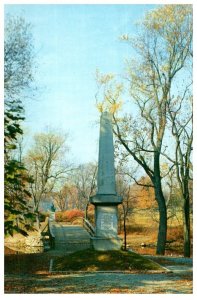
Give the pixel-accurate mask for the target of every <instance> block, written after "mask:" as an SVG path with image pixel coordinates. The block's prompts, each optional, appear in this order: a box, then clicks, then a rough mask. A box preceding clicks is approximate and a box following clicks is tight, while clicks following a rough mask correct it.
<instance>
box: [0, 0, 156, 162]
mask: <svg viewBox="0 0 197 300" xmlns="http://www.w3.org/2000/svg"><path fill="white" fill-rule="evenodd" d="M154 7H155V5H113V4H111V5H66V4H65V5H60V4H59V5H55V4H54V5H47V4H44V5H37V4H35V5H28V4H26V5H19V4H17V5H5V14H6V13H10V14H12V15H22V16H24V17H25V18H26V20H27V21H28V22H30V23H31V24H32V25H33V29H32V33H33V37H34V41H35V52H36V60H37V62H38V68H37V72H36V76H35V79H36V85H37V86H38V92H37V93H36V98H35V99H34V100H28V101H27V102H26V121H25V127H26V129H27V132H28V137H29V139H30V140H31V137H32V136H33V134H34V133H36V132H42V131H43V130H44V129H45V127H46V126H50V127H52V128H55V129H58V128H59V129H60V131H62V132H68V133H69V145H70V151H71V154H72V158H73V159H74V160H75V162H76V163H84V162H89V161H92V160H97V155H98V135H99V131H98V124H97V123H98V118H99V113H98V111H97V109H96V106H95V93H96V91H97V88H96V83H95V71H96V68H99V69H100V71H101V72H112V73H115V74H120V73H122V72H123V70H124V60H125V59H126V58H128V57H129V56H131V49H130V47H129V46H128V45H126V44H125V43H121V42H120V40H119V37H120V36H121V35H122V34H126V33H131V34H132V33H135V26H134V24H135V22H136V21H137V20H139V19H140V18H142V17H143V15H144V14H145V12H147V11H148V10H150V9H153V8H154ZM28 144H29V143H28Z"/></svg>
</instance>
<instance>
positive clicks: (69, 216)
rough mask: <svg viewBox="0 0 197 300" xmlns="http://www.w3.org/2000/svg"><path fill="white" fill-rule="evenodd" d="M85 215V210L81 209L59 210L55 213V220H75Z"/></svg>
mask: <svg viewBox="0 0 197 300" xmlns="http://www.w3.org/2000/svg"><path fill="white" fill-rule="evenodd" d="M83 217H84V212H83V211H81V210H79V209H72V210H66V211H59V212H56V213H55V220H56V221H57V222H73V221H74V220H75V219H77V218H83Z"/></svg>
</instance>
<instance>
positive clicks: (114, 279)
mask: <svg viewBox="0 0 197 300" xmlns="http://www.w3.org/2000/svg"><path fill="white" fill-rule="evenodd" d="M149 258H151V259H153V260H155V261H157V262H158V263H160V264H162V265H163V266H165V267H166V268H168V269H169V270H170V271H172V272H166V273H161V274H148V273H146V274H145V273H135V274H124V273H110V272H107V273H106V272H105V273H97V272H92V273H72V274H63V273H55V274H54V273H52V274H50V273H48V274H47V273H46V274H43V275H39V274H38V275H30V274H25V275H20V274H12V275H10V274H9V275H7V274H6V275H5V293H8V294H9V293H10V294H13V293H16V294H17V293H34V294H37V293H41V294H42V293H44V294H45V293H54V294H55V293H60V294H61V293H63V294H64V293H65V294H66V293H74V294H77V293H81V294H88V293H96V294H99V293H107V294H110V293H114V294H119V293H126V294H152V293H161V294H166V293H171V294H173V293H174V294H191V293H192V259H184V258H174V257H173V258H171V257H155V256H154V257H153V256H149ZM161 262H162V263H161Z"/></svg>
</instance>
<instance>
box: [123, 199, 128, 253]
mask: <svg viewBox="0 0 197 300" xmlns="http://www.w3.org/2000/svg"><path fill="white" fill-rule="evenodd" d="M123 212H124V214H123V230H124V251H126V250H127V228H126V217H127V216H126V210H125V207H124V204H123Z"/></svg>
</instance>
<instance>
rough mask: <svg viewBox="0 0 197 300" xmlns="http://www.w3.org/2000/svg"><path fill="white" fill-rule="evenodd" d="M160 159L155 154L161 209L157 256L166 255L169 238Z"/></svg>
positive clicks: (156, 196)
mask: <svg viewBox="0 0 197 300" xmlns="http://www.w3.org/2000/svg"><path fill="white" fill-rule="evenodd" d="M159 159H160V153H159V152H155V156H154V179H153V184H154V190H155V198H156V200H157V203H158V207H159V231H158V238H157V250H156V254H160V255H164V254H165V246H166V237H167V209H166V201H165V198H164V195H163V191H162V186H161V176H160V162H159Z"/></svg>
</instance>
